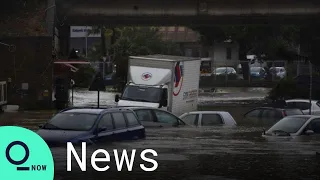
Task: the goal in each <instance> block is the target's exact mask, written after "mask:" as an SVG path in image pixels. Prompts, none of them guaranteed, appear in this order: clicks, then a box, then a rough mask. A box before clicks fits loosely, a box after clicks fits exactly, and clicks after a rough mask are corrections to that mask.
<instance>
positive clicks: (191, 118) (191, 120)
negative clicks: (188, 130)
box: [182, 114, 198, 125]
mask: <svg viewBox="0 0 320 180" xmlns="http://www.w3.org/2000/svg"><path fill="white" fill-rule="evenodd" d="M197 119H198V115H197V114H189V115H186V116H185V117H183V118H182V120H183V121H184V122H185V123H187V124H190V125H191V124H194V125H198V124H196V123H198V121H197Z"/></svg>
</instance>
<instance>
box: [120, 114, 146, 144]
mask: <svg viewBox="0 0 320 180" xmlns="http://www.w3.org/2000/svg"><path fill="white" fill-rule="evenodd" d="M124 115H125V117H126V120H127V125H128V132H129V137H131V138H132V139H139V138H142V137H144V128H143V126H142V125H141V124H140V122H139V121H138V119H137V117H136V116H135V115H134V113H133V112H125V113H124Z"/></svg>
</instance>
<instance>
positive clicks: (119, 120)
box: [112, 113, 127, 129]
mask: <svg viewBox="0 0 320 180" xmlns="http://www.w3.org/2000/svg"><path fill="white" fill-rule="evenodd" d="M112 117H113V121H114V127H115V129H124V128H126V127H127V125H126V120H125V119H124V116H123V114H122V113H112Z"/></svg>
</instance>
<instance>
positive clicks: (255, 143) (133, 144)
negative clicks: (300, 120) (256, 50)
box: [0, 104, 320, 180]
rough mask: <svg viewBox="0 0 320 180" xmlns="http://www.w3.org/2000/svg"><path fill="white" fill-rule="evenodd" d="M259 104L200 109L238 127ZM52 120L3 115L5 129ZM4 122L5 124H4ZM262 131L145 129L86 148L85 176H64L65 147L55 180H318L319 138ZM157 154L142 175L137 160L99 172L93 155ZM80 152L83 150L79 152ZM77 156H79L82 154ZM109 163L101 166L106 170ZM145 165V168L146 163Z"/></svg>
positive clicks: (57, 155) (44, 115)
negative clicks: (143, 134)
mask: <svg viewBox="0 0 320 180" xmlns="http://www.w3.org/2000/svg"><path fill="white" fill-rule="evenodd" d="M254 107H257V105H256V104H255V105H241V106H230V105H225V106H224V105H217V106H214V107H201V108H199V109H200V110H225V111H229V112H230V113H231V114H232V115H233V116H234V117H235V119H236V120H237V121H238V123H239V122H240V121H241V118H242V116H243V114H244V113H245V112H247V111H248V110H250V109H252V108H254ZM51 116H52V112H41V113H34V112H28V113H11V114H10V113H9V114H8V113H5V114H3V115H0V122H2V125H19V126H23V127H26V128H30V129H32V130H36V129H37V127H38V125H40V124H42V123H44V122H45V121H46V120H47V119H49V118H50V117H51ZM4 122H5V123H4ZM261 132H262V129H261V128H259V127H242V126H239V127H234V128H171V129H147V138H146V139H144V140H138V141H130V142H116V143H111V144H110V143H106V144H99V145H93V146H88V147H87V171H86V172H81V171H80V169H79V167H78V165H77V163H76V161H75V160H74V159H73V161H72V171H71V172H67V171H66V162H67V161H66V148H65V147H57V148H52V149H51V150H52V154H53V157H54V160H55V179H56V180H69V179H70V180H76V179H77V180H89V179H90V180H91V179H92V180H101V179H119V180H121V179H123V180H127V179H139V180H141V179H148V180H149V179H156V180H160V179H161V180H162V179H163V180H165V179H166V180H167V179H177V180H180V179H181V180H182V179H183V180H213V179H254V180H257V179H291V180H292V179H315V180H316V179H320V166H319V165H320V164H319V163H320V156H319V155H318V156H317V155H316V151H320V141H319V139H317V138H316V137H313V138H311V137H298V138H293V139H264V138H262V137H261ZM149 148H150V149H154V150H156V151H157V153H158V157H156V158H155V159H156V160H157V161H158V163H159V167H158V169H157V170H156V171H154V172H142V171H141V169H140V167H139V164H140V163H143V162H142V161H141V159H140V158H139V154H137V155H136V159H135V162H134V169H133V171H132V172H128V171H126V170H124V171H122V172H117V171H116V165H115V163H114V156H111V162H109V163H108V164H107V165H109V166H110V169H109V170H108V171H106V172H96V171H95V170H93V168H92V167H91V164H90V156H91V154H92V153H93V152H94V151H95V150H97V149H105V150H107V151H108V152H109V153H110V154H111V155H112V150H113V149H118V150H120V151H121V150H122V149H126V150H128V151H130V150H132V149H137V152H138V153H139V152H141V151H142V150H143V149H149ZM77 149H78V150H80V149H79V147H77ZM78 152H79V154H81V153H80V151H78ZM103 165H106V164H99V166H101V167H102V166H103ZM146 166H147V164H146Z"/></svg>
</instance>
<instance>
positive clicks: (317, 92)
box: [267, 79, 320, 100]
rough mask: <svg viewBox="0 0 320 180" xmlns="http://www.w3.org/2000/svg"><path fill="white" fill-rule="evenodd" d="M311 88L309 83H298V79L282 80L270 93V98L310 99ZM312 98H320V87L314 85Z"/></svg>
mask: <svg viewBox="0 0 320 180" xmlns="http://www.w3.org/2000/svg"><path fill="white" fill-rule="evenodd" d="M309 89H310V86H309V84H308V83H297V81H295V80H292V79H289V80H281V81H280V82H279V83H278V84H277V86H276V87H274V88H273V89H272V90H271V91H270V92H269V94H268V96H267V98H268V99H272V100H274V99H279V98H285V99H296V98H299V99H309ZM312 99H320V88H319V87H318V86H314V87H313V88H312Z"/></svg>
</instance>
